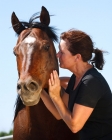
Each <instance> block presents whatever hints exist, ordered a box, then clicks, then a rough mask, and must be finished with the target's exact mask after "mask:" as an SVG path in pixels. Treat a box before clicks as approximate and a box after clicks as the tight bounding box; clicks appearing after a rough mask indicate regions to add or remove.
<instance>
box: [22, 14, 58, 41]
mask: <svg viewBox="0 0 112 140" xmlns="http://www.w3.org/2000/svg"><path fill="white" fill-rule="evenodd" d="M39 17H40V16H38V13H35V14H33V15H32V16H31V18H30V20H29V22H24V21H20V23H21V24H22V25H23V26H24V29H27V28H39V29H41V30H43V31H44V32H46V34H47V35H48V37H49V38H51V39H52V41H54V42H58V36H57V35H56V30H57V29H56V28H55V27H50V26H47V25H45V24H43V23H41V22H38V21H35V20H36V19H37V18H39ZM24 29H23V30H24Z"/></svg>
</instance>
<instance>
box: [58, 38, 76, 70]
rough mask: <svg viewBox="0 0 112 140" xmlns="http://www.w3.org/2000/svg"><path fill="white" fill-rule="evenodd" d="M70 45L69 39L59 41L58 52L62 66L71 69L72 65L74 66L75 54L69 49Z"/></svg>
mask: <svg viewBox="0 0 112 140" xmlns="http://www.w3.org/2000/svg"><path fill="white" fill-rule="evenodd" d="M68 47H69V42H68V40H61V41H60V43H59V52H58V53H57V58H58V59H59V63H60V67H61V68H65V69H69V70H70V69H71V68H72V66H74V56H73V55H72V54H71V52H70V51H69V50H68V49H67V48H68Z"/></svg>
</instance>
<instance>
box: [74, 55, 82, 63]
mask: <svg viewBox="0 0 112 140" xmlns="http://www.w3.org/2000/svg"><path fill="white" fill-rule="evenodd" d="M74 57H75V58H74V59H75V62H77V61H79V60H82V57H81V54H76V55H75V56H74Z"/></svg>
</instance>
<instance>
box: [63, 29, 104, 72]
mask: <svg viewBox="0 0 112 140" xmlns="http://www.w3.org/2000/svg"><path fill="white" fill-rule="evenodd" d="M60 38H61V39H63V40H65V39H67V40H68V41H69V43H70V45H69V46H68V50H69V51H70V52H71V54H72V55H75V54H81V56H82V59H83V61H84V62H87V61H90V63H91V64H92V65H94V66H95V67H96V68H98V69H99V70H102V69H103V66H104V58H103V51H102V50H99V49H94V45H93V42H92V39H91V38H90V36H89V35H87V34H86V33H84V32H82V31H79V30H74V29H71V30H69V31H67V32H63V33H62V34H61V36H60ZM92 53H94V54H95V55H94V57H93V58H92Z"/></svg>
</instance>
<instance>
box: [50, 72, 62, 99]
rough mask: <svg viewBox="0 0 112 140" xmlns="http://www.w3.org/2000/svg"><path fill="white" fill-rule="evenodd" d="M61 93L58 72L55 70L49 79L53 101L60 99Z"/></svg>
mask: <svg viewBox="0 0 112 140" xmlns="http://www.w3.org/2000/svg"><path fill="white" fill-rule="evenodd" d="M60 91H61V85H60V79H59V76H58V73H57V71H56V70H53V72H52V73H51V75H50V79H49V95H50V97H51V98H52V99H58V98H59V97H60Z"/></svg>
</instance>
